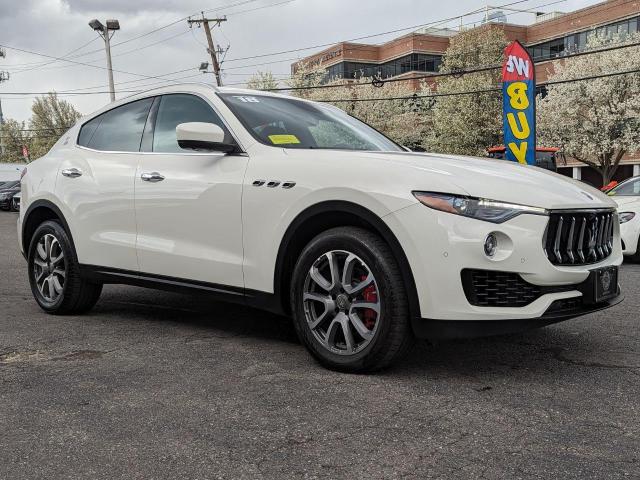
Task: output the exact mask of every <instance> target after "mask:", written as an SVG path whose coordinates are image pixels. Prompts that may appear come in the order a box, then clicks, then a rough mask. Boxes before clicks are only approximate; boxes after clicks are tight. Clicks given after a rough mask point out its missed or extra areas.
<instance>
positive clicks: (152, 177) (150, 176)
mask: <svg viewBox="0 0 640 480" xmlns="http://www.w3.org/2000/svg"><path fill="white" fill-rule="evenodd" d="M140 178H141V179H142V180H144V181H145V182H152V183H156V182H161V181H162V180H164V176H163V175H160V174H159V173H158V172H151V173H143V174H142V175H140Z"/></svg>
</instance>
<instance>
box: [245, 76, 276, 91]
mask: <svg viewBox="0 0 640 480" xmlns="http://www.w3.org/2000/svg"><path fill="white" fill-rule="evenodd" d="M247 88H251V89H253V90H270V89H273V88H278V80H276V78H275V77H274V76H273V73H271V72H258V73H256V74H255V75H253V76H252V77H251V78H250V79H249V81H248V82H247Z"/></svg>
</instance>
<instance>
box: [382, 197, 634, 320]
mask: <svg viewBox="0 0 640 480" xmlns="http://www.w3.org/2000/svg"><path fill="white" fill-rule="evenodd" d="M385 221H386V222H387V224H388V225H389V226H390V228H391V229H392V230H393V231H394V233H395V234H396V236H397V237H398V240H399V242H400V244H401V245H402V247H403V250H404V252H405V254H406V256H407V259H408V260H409V265H410V266H411V270H412V274H413V277H414V280H415V284H416V290H417V295H418V303H419V308H420V315H419V317H420V318H423V319H430V320H429V321H440V320H441V321H447V322H451V323H456V322H466V321H479V322H490V321H501V322H505V321H508V322H512V321H518V320H528V319H541V318H542V317H544V316H545V314H547V312H549V311H550V309H551V307H552V305H554V303H555V302H559V301H567V300H569V299H578V298H580V297H582V296H583V293H582V292H581V291H580V290H579V285H580V284H581V283H582V282H584V281H585V280H586V279H587V278H588V277H589V274H590V272H591V271H592V270H595V269H598V268H601V267H605V266H611V265H620V264H621V263H622V249H621V246H620V241H619V240H618V239H619V225H617V224H615V225H614V238H615V239H616V241H615V242H614V248H613V252H612V253H611V255H610V256H609V257H608V258H606V259H604V260H603V261H601V262H599V263H596V264H593V265H585V266H567V267H563V266H556V265H553V264H552V263H551V262H550V261H549V259H548V258H547V256H546V254H545V252H544V248H543V237H544V233H545V230H546V227H547V223H548V221H549V218H548V217H546V216H539V215H520V216H518V217H516V218H514V219H512V220H510V221H508V222H505V223H503V224H492V223H489V222H484V221H480V220H475V219H472V218H466V217H461V216H457V215H452V214H448V213H444V212H439V211H436V210H431V209H429V208H428V207H425V206H424V205H422V204H415V205H412V206H410V207H407V208H404V209H402V210H399V211H397V212H394V213H392V214H389V215H387V216H386V217H385ZM489 233H494V234H496V235H497V237H498V244H499V250H498V252H497V253H496V255H495V256H494V257H493V258H488V257H487V256H486V255H485V254H484V241H485V239H486V237H487V235H488V234H489ZM465 269H478V270H496V271H501V272H513V273H516V274H518V275H520V276H521V277H522V278H523V279H524V280H525V281H527V282H529V283H531V284H533V285H538V286H542V287H566V286H575V287H576V288H575V289H571V288H562V289H560V290H563V291H559V292H555V293H548V294H544V295H542V296H540V297H539V298H537V299H536V300H535V301H533V302H531V303H529V304H528V305H526V306H522V307H486V306H474V305H471V304H470V303H469V301H468V300H467V296H466V295H465V292H464V289H463V285H462V279H461V273H462V271H463V270H465ZM605 308H606V307H605ZM578 314H580V313H578V312H574V313H571V314H570V315H573V316H576V315H578ZM425 322H426V320H425ZM460 325H463V324H462V323H461V324H460ZM488 325H489V324H487V326H488Z"/></svg>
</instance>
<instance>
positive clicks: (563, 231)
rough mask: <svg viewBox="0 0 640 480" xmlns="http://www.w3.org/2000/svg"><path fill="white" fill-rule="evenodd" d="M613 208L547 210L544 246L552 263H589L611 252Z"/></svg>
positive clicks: (615, 216) (615, 219) (614, 216)
mask: <svg viewBox="0 0 640 480" xmlns="http://www.w3.org/2000/svg"><path fill="white" fill-rule="evenodd" d="M617 221H618V218H617V215H616V214H615V212H614V211H613V210H582V211H581V210H575V211H570V212H569V211H567V212H565V211H563V212H551V213H550V215H549V225H548V226H547V233H546V236H545V242H544V243H545V244H544V249H545V252H546V254H547V258H548V259H549V261H550V262H551V263H553V264H554V265H565V266H566V265H589V264H593V263H598V262H600V261H602V260H604V259H605V258H607V257H608V256H609V255H611V253H612V252H613V226H614V222H617Z"/></svg>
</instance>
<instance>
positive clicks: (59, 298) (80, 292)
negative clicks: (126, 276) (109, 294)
mask: <svg viewBox="0 0 640 480" xmlns="http://www.w3.org/2000/svg"><path fill="white" fill-rule="evenodd" d="M28 270H29V283H30V284H31V291H32V292H33V296H34V298H35V299H36V301H37V302H38V305H40V307H41V308H42V309H43V310H44V311H46V312H48V313H53V314H74V313H83V312H86V311H88V310H90V309H91V308H93V306H94V305H95V304H96V302H97V301H98V298H99V297H100V293H101V292H102V284H100V283H93V282H89V281H87V280H86V279H83V278H82V277H81V276H80V267H79V265H78V261H77V259H76V255H75V252H74V250H73V246H72V244H71V241H70V240H69V236H68V234H67V232H66V231H65V229H64V228H63V227H62V225H60V224H59V223H58V222H56V221H53V220H48V221H46V222H44V223H42V224H41V225H40V226H39V227H38V228H37V229H36V231H35V233H34V234H33V237H32V238H31V243H30V245H29V250H28Z"/></svg>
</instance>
